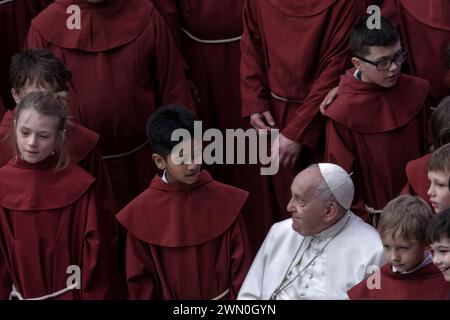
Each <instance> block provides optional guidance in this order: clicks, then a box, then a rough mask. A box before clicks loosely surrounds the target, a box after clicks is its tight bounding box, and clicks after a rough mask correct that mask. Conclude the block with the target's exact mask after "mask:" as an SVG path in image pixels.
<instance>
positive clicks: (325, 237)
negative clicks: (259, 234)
mask: <svg viewBox="0 0 450 320" xmlns="http://www.w3.org/2000/svg"><path fill="white" fill-rule="evenodd" d="M291 192H292V197H291V200H290V202H289V204H288V207H287V210H288V211H289V212H290V213H291V214H292V218H290V219H286V220H284V221H281V222H279V223H275V224H274V225H273V226H272V228H271V229H270V231H269V234H268V235H267V237H266V239H265V240H264V243H263V244H262V246H261V248H260V249H259V252H258V254H257V256H256V258H255V260H254V261H253V264H252V266H251V268H250V270H249V272H248V274H247V277H246V278H245V281H244V283H243V285H242V287H241V290H240V292H239V296H238V299H242V300H245V299H260V300H268V299H279V300H295V299H348V296H347V290H349V289H350V288H352V287H353V286H354V285H356V284H358V283H359V282H360V281H362V280H363V279H364V278H366V277H368V276H369V274H368V271H371V270H370V268H369V267H370V266H380V265H382V264H384V262H385V260H384V257H383V246H382V244H381V241H380V237H379V236H378V233H377V231H376V230H375V229H374V228H373V227H372V226H370V225H369V224H367V223H365V222H364V221H363V220H362V219H360V218H359V217H357V216H356V215H354V214H353V213H352V212H351V211H350V210H349V208H350V206H351V203H352V201H353V195H354V187H353V182H352V180H351V178H350V177H349V175H348V174H347V172H345V171H344V170H343V169H342V168H341V167H339V166H337V165H335V164H330V163H320V164H315V165H312V166H310V167H308V168H306V169H305V170H303V171H302V172H300V173H299V174H298V175H297V176H296V177H295V179H294V181H293V183H292V186H291ZM368 268H369V270H368ZM374 290H376V289H374Z"/></svg>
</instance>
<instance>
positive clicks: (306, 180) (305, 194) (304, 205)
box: [287, 168, 327, 236]
mask: <svg viewBox="0 0 450 320" xmlns="http://www.w3.org/2000/svg"><path fill="white" fill-rule="evenodd" d="M321 179H323V178H322V176H321V174H320V171H319V170H318V169H317V168H308V169H306V170H304V171H302V172H301V173H300V174H298V175H297V176H296V177H295V179H294V182H293V183H292V186H291V192H292V197H291V200H290V201H289V204H288V206H287V210H288V211H289V212H290V213H291V214H292V228H293V229H294V230H295V231H297V232H298V233H299V234H301V235H302V236H311V235H315V234H318V233H319V232H321V231H323V230H324V229H326V222H325V220H324V217H325V214H326V212H327V204H326V203H323V201H321V200H320V199H318V198H317V196H316V188H317V186H318V185H319V183H320V182H321V181H322V180H321Z"/></svg>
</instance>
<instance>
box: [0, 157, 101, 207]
mask: <svg viewBox="0 0 450 320" xmlns="http://www.w3.org/2000/svg"><path fill="white" fill-rule="evenodd" d="M55 164H56V163H55V159H54V157H49V158H48V159H46V160H44V161H42V162H40V163H37V164H29V163H26V162H25V161H22V160H21V159H20V158H16V159H13V160H11V161H10V162H9V163H8V164H7V165H6V166H4V167H2V168H0V206H1V207H4V208H7V209H10V210H20V211H32V210H51V209H58V208H63V207H66V206H69V205H71V204H73V203H74V202H76V201H77V200H78V199H80V198H81V197H82V196H83V195H84V194H85V193H86V192H87V190H88V189H89V187H90V186H91V185H92V184H93V183H94V178H93V177H92V176H91V175H90V174H89V173H87V172H86V171H84V170H83V169H81V168H80V167H78V166H77V165H75V164H72V163H71V164H69V166H68V167H67V168H66V169H64V170H62V171H55Z"/></svg>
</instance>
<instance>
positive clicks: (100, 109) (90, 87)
mask: <svg viewBox="0 0 450 320" xmlns="http://www.w3.org/2000/svg"><path fill="white" fill-rule="evenodd" d="M71 5H75V6H77V7H78V8H79V12H78V13H79V21H80V26H79V28H78V27H77V26H76V24H75V25H74V26H72V25H71V29H69V28H68V27H67V25H68V23H69V22H70V21H73V20H71V19H70V17H71V15H70V14H68V13H67V9H68V8H69V6H71ZM75 14H76V13H75ZM74 18H75V17H74ZM69 25H70V23H69ZM25 46H26V47H27V48H49V49H50V50H51V51H52V52H53V54H55V56H57V57H58V58H60V59H61V60H62V61H63V62H64V64H65V65H66V66H67V67H68V68H69V69H70V71H71V72H72V79H71V82H70V93H71V96H70V97H71V101H70V104H69V107H70V110H71V113H72V115H73V116H74V117H76V121H77V122H79V123H81V124H82V125H84V126H86V127H87V128H89V129H91V130H94V131H95V132H98V133H99V134H100V138H99V148H100V151H101V153H102V155H103V158H104V160H105V162H106V165H107V166H108V170H109V174H110V177H111V181H112V185H113V188H114V197H115V200H116V204H117V207H118V208H119V209H120V208H123V207H124V206H125V205H126V204H127V203H128V202H130V201H131V200H132V199H133V198H134V197H136V196H137V195H138V194H139V193H140V192H141V191H142V190H144V189H145V188H146V187H147V185H146V184H147V182H148V180H149V179H151V177H152V176H153V174H154V171H152V168H151V167H149V166H148V165H147V161H148V158H150V157H151V154H152V153H151V149H150V148H149V145H148V141H147V139H146V137H145V132H144V127H145V120H146V119H147V118H148V116H149V115H150V114H151V113H152V112H153V111H154V110H155V109H156V108H158V107H159V106H161V105H165V104H171V103H181V104H183V105H186V106H188V107H192V108H194V106H193V100H192V97H191V93H190V90H189V87H188V85H187V81H186V75H185V69H186V65H185V64H184V61H183V59H182V58H181V56H180V54H179V52H178V50H177V47H176V44H175V42H174V41H173V39H172V36H171V34H170V32H169V29H168V27H167V25H166V23H165V22H164V20H163V18H162V17H161V15H160V14H159V13H158V11H157V10H156V9H155V7H154V5H153V3H152V2H151V1H149V0H114V1H109V0H108V1H105V0H96V1H93V0H89V1H87V0H55V1H54V2H53V3H52V4H50V5H49V6H48V7H47V8H46V9H45V10H43V11H42V12H41V13H40V14H39V15H38V16H37V17H36V18H34V19H33V21H32V22H31V27H30V30H29V32H28V35H27V40H26V42H25Z"/></svg>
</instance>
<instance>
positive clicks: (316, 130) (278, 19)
mask: <svg viewBox="0 0 450 320" xmlns="http://www.w3.org/2000/svg"><path fill="white" fill-rule="evenodd" d="M364 12H365V5H364V2H363V1H354V0H352V1H342V0H338V1H329V0H322V1H308V2H307V3H306V2H305V1H297V0H282V1H275V0H268V1H258V0H249V1H246V2H245V5H244V11H243V26H244V32H243V35H242V40H241V54H242V57H241V94H242V115H243V116H244V117H248V116H250V115H251V114H254V113H257V112H264V111H266V110H270V111H271V113H272V115H273V117H274V119H275V124H276V127H277V128H279V129H280V131H281V133H282V134H283V135H285V136H286V137H287V138H289V139H291V140H294V141H298V142H300V143H301V144H302V145H303V146H302V151H301V153H300V156H299V161H298V163H297V166H296V167H295V169H294V170H290V169H285V168H280V170H279V173H278V174H277V175H274V176H272V177H264V178H265V179H267V180H268V182H267V183H268V184H269V186H268V188H266V190H267V192H268V194H267V195H263V197H264V198H271V199H272V201H273V202H274V203H275V204H276V206H275V208H273V209H272V210H273V215H274V220H275V221H279V220H282V219H284V218H287V217H289V214H288V213H287V211H286V206H287V204H288V202H289V198H290V194H291V190H290V187H291V183H292V181H293V179H294V177H295V175H296V174H297V173H298V172H299V171H300V170H302V169H303V168H305V167H306V166H307V165H309V164H311V163H313V162H321V161H322V160H323V159H322V157H323V131H324V126H323V119H322V117H321V115H320V112H319V104H320V103H321V102H322V100H323V98H324V97H325V95H326V94H327V93H328V91H329V90H330V89H331V88H332V87H334V86H336V85H337V83H338V81H339V75H340V74H342V73H343V72H344V71H345V69H346V68H347V67H348V66H349V63H350V52H349V49H348V35H349V34H350V31H351V28H352V27H353V25H354V23H355V22H356V19H357V18H358V17H359V16H360V15H361V14H363V13H364ZM270 91H273V92H274V93H275V94H277V95H279V96H282V97H285V98H289V99H295V100H303V101H304V103H287V102H283V101H279V100H275V99H273V98H272V97H271V95H270ZM272 221H273V220H272Z"/></svg>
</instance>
